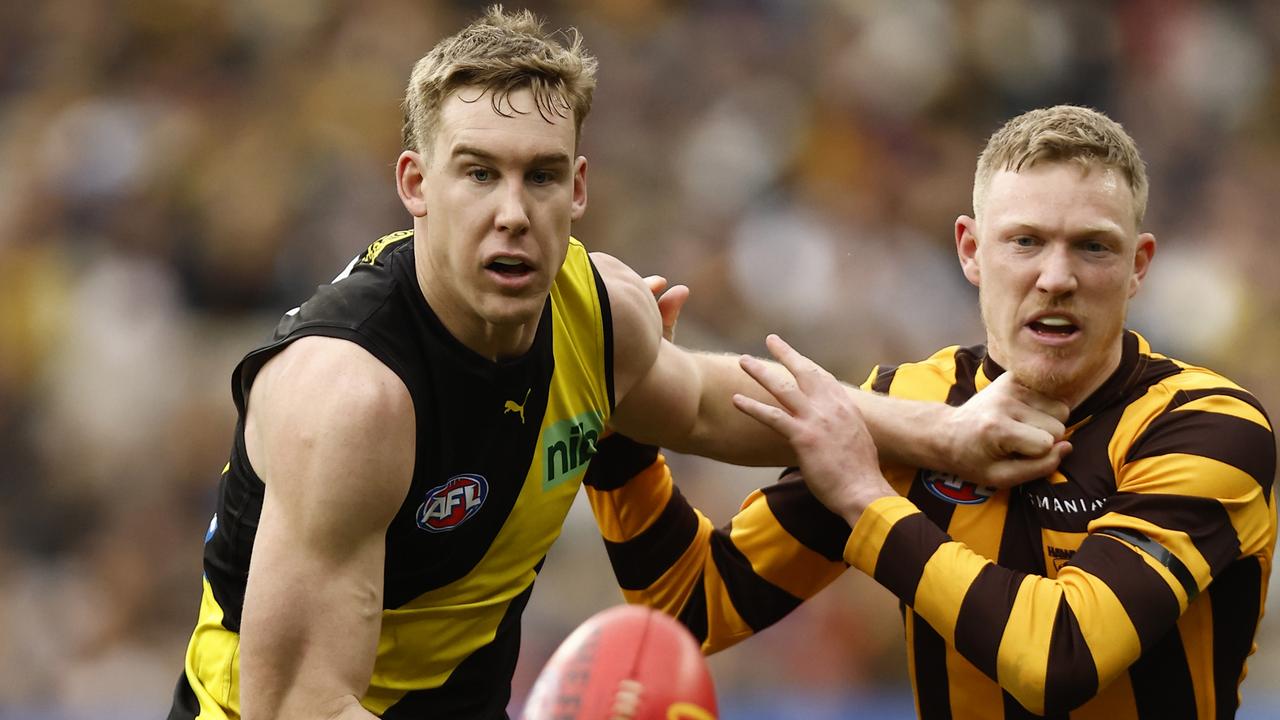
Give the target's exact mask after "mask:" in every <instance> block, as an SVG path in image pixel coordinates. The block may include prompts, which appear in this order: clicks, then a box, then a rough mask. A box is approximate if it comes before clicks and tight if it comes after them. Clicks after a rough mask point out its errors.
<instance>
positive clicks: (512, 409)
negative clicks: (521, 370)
mask: <svg viewBox="0 0 1280 720" xmlns="http://www.w3.org/2000/svg"><path fill="white" fill-rule="evenodd" d="M531 392H533V388H529V389H528V390H526V391H525V392H524V402H522V403H520V404H519V405H517V404H516V401H515V400H508V401H506V402H505V403H503V404H502V414H503V415H506V414H507V413H519V414H520V424H521V425H523V424H524V406H525V405H528V404H529V393H531Z"/></svg>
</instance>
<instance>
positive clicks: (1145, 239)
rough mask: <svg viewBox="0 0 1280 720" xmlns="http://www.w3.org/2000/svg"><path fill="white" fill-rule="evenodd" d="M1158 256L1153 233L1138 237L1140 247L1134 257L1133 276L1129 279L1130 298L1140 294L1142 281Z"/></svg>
mask: <svg viewBox="0 0 1280 720" xmlns="http://www.w3.org/2000/svg"><path fill="white" fill-rule="evenodd" d="M1155 254H1156V236H1155V235H1152V234H1151V233H1142V234H1140V235H1138V247H1137V250H1136V251H1135V253H1134V256H1133V275H1132V276H1131V277H1130V278H1129V297H1133V296H1134V295H1137V294H1138V288H1139V287H1141V286H1142V279H1143V278H1145V277H1146V276H1147V269H1148V268H1150V267H1151V258H1153V257H1155Z"/></svg>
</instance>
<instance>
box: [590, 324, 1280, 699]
mask: <svg viewBox="0 0 1280 720" xmlns="http://www.w3.org/2000/svg"><path fill="white" fill-rule="evenodd" d="M1123 343H1124V351H1123V354H1122V359H1121V363H1120V366H1119V368H1118V369H1117V370H1116V371H1115V373H1114V374H1113V375H1112V376H1111V377H1110V379H1108V380H1107V382H1106V383H1104V385H1103V386H1102V387H1101V388H1099V389H1098V390H1097V391H1096V392H1095V393H1094V394H1093V395H1091V396H1090V397H1089V398H1088V399H1087V400H1086V401H1085V402H1084V403H1083V404H1082V405H1081V406H1080V407H1078V408H1076V409H1075V410H1074V411H1073V412H1072V415H1071V417H1070V418H1069V419H1068V432H1069V436H1070V440H1071V442H1072V444H1073V446H1074V452H1072V453H1071V454H1070V455H1068V456H1067V458H1066V459H1065V460H1064V461H1063V463H1062V465H1061V467H1059V469H1058V471H1057V472H1055V473H1054V474H1053V475H1052V476H1050V477H1046V478H1041V479H1039V480H1035V481H1033V482H1030V483H1027V484H1025V485H1022V486H1019V487H1017V488H1013V489H1011V490H995V489H990V488H982V487H978V486H975V485H974V484H973V483H970V482H967V481H965V480H964V479H963V478H957V477H955V476H953V475H949V474H946V473H942V472H937V471H933V470H929V469H921V468H908V467H885V468H884V471H885V476H886V477H887V478H888V479H889V481H890V483H891V484H892V485H893V486H894V488H895V489H896V490H897V491H898V492H899V493H900V494H901V496H902V497H896V498H885V499H882V500H880V501H878V502H876V503H874V504H873V505H872V506H871V507H870V508H868V510H867V511H866V512H865V513H864V514H863V516H862V519H860V520H859V522H858V525H857V527H856V528H855V529H854V532H853V533H852V534H850V530H849V527H848V525H846V524H845V523H843V522H842V521H841V520H840V519H839V518H838V517H837V516H835V515H833V514H831V513H830V512H828V511H826V510H825V509H824V508H822V507H821V505H819V504H818V503H817V501H816V500H815V499H814V498H813V497H812V496H811V495H810V494H809V493H808V492H807V490H806V489H805V487H804V485H803V483H802V482H799V481H798V480H797V478H798V475H796V474H795V473H790V474H788V475H786V476H784V478H783V480H782V481H781V482H779V483H778V484H777V485H774V486H772V487H770V488H766V489H764V490H762V491H757V492H756V493H753V494H752V495H751V496H750V497H748V498H747V500H746V502H745V503H744V504H743V507H742V510H741V511H740V512H739V513H738V514H737V515H736V516H735V517H734V518H733V520H732V521H731V522H730V523H729V524H728V525H727V526H725V527H723V528H721V529H718V530H717V529H713V528H712V526H711V523H710V521H708V520H707V519H706V518H705V517H704V516H702V515H701V513H698V512H697V511H696V510H694V509H693V508H692V507H690V506H689V504H688V503H687V502H686V501H684V499H683V498H682V497H681V496H680V494H679V491H678V490H676V489H675V488H674V487H673V485H672V484H671V480H670V474H669V473H668V472H667V469H666V466H665V464H664V463H663V462H662V461H661V459H659V460H658V461H657V462H653V463H652V464H650V461H652V460H653V458H654V452H655V451H654V450H652V449H649V450H648V451H647V452H646V450H645V449H644V448H642V447H640V446H636V445H634V444H628V443H627V442H626V441H625V439H621V438H620V439H618V440H616V441H615V440H610V441H609V442H608V444H606V445H605V448H606V449H605V452H604V454H603V456H602V457H600V458H598V459H597V460H596V465H595V466H593V468H592V470H593V471H594V473H593V474H594V478H592V477H589V478H588V480H587V484H588V493H589V495H590V498H591V500H592V506H593V508H594V510H595V512H596V516H597V519H598V521H599V523H600V526H601V528H602V530H603V532H604V535H605V539H606V545H607V546H608V549H609V555H610V558H611V560H612V561H613V563H614V569H615V572H616V574H617V575H618V578H619V580H620V582H621V584H622V586H623V588H624V590H625V592H626V595H627V598H628V600H629V601H632V602H645V603H648V604H654V605H657V606H659V607H662V608H664V609H665V610H667V611H668V612H670V613H672V614H673V615H676V616H677V617H679V618H681V619H682V620H683V621H684V622H685V623H686V624H687V625H688V626H689V627H690V628H691V629H692V630H693V631H694V632H695V633H696V634H698V636H699V637H700V638H702V639H703V647H704V650H705V651H707V652H714V651H716V650H719V649H722V648H724V647H727V646H729V645H731V644H733V643H735V642H737V641H739V640H741V639H743V638H745V637H748V636H750V635H751V634H752V633H754V632H757V631H759V630H761V629H762V628H764V627H767V626H768V625H770V624H772V623H773V622H776V621H777V620H778V619H779V618H781V617H783V616H784V615H785V614H786V613H787V612H789V611H790V610H791V609H792V608H794V607H795V606H796V605H798V604H799V603H800V602H801V601H802V599H803V598H807V597H810V596H812V595H813V594H814V593H816V592H817V591H818V590H820V589H821V588H822V587H824V586H825V585H826V584H828V583H829V582H830V581H831V580H832V579H833V578H834V577H836V576H837V575H838V574H839V573H840V572H841V571H843V570H844V568H845V567H846V563H847V564H848V565H852V566H854V567H857V568H859V569H861V570H863V571H864V572H866V573H868V574H869V575H871V576H872V577H874V578H875V579H876V580H877V581H878V582H880V583H881V584H882V585H884V586H885V587H886V588H888V589H889V590H890V591H892V592H893V593H894V594H895V595H897V596H898V598H899V599H900V600H901V601H902V604H903V618H904V622H905V629H906V641H907V643H908V662H909V671H910V675H911V679H912V684H913V687H914V691H915V699H916V707H917V711H918V714H919V715H920V717H922V718H956V719H957V720H964V719H968V718H1001V717H1002V718H1006V719H1012V718H1023V717H1042V716H1043V717H1059V718H1067V717H1070V718H1107V720H1120V719H1121V718H1173V717H1199V718H1230V717H1233V716H1234V715H1235V712H1236V709H1237V707H1238V706H1239V696H1238V688H1239V685H1240V683H1241V681H1242V680H1243V679H1244V675H1245V659H1246V657H1247V656H1248V655H1249V654H1251V652H1252V651H1253V649H1254V647H1255V646H1254V634H1255V631H1256V629H1257V625H1258V620H1259V618H1260V617H1261V614H1262V608H1263V605H1264V601H1265V598H1266V591H1267V582H1268V578H1269V575H1270V570H1271V561H1272V556H1273V552H1274V549H1275V540H1276V508H1275V500H1274V495H1273V493H1272V485H1273V482H1274V479H1275V471H1276V448H1275V439H1274V434H1273V430H1272V426H1271V423H1270V421H1269V419H1268V418H1267V416H1266V413H1265V412H1264V411H1263V409H1262V407H1261V405H1260V404H1259V403H1258V401H1257V400H1256V399H1254V398H1253V396H1252V395H1250V394H1249V393H1247V392H1246V391H1244V390H1242V389H1241V388H1240V387H1239V386H1237V385H1235V384H1234V383H1232V382H1230V381H1229V380H1227V379H1225V378H1223V377H1222V376H1221V375H1218V374H1216V373H1213V372H1211V371H1209V370H1205V369H1203V368H1199V367H1194V366H1191V365H1187V364H1185V363H1181V362H1178V361H1176V360H1173V359H1171V358H1167V357H1164V356H1162V355H1159V354H1157V353H1154V352H1152V351H1151V349H1150V347H1149V346H1148V344H1147V342H1146V341H1145V340H1144V339H1143V338H1142V337H1140V336H1139V335H1137V334H1136V333H1131V332H1130V333H1126V335H1125V337H1124V340H1123ZM1000 372H1002V371H1001V369H1000V368H999V367H998V366H996V365H995V364H994V363H993V362H992V361H991V360H990V359H989V358H988V357H986V355H985V350H984V348H982V347H981V346H978V347H970V348H961V347H951V348H947V349H944V350H942V351H940V352H938V353H936V354H935V355H933V356H932V357H930V358H929V359H927V360H925V361H923V362H919V363H912V364H907V365H901V366H897V367H879V368H876V370H874V371H873V372H872V374H871V377H870V378H868V380H867V383H866V385H865V387H867V388H869V389H874V390H877V391H880V392H886V393H889V394H890V395H894V396H898V397H906V398H914V399H923V400H939V401H946V402H948V403H950V404H952V405H958V404H960V403H963V402H964V401H965V400H967V399H968V398H970V397H971V396H973V395H974V394H975V393H976V392H978V391H980V390H982V389H983V388H984V387H986V385H987V384H989V383H990V381H991V380H992V379H994V378H995V377H996V376H998V375H999V374H1000ZM632 475H634V477H631V476H632ZM626 477H631V479H630V480H628V481H626V482H621V481H620V480H621V479H625V478H626ZM593 486H594V487H593Z"/></svg>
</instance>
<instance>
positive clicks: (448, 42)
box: [401, 5, 596, 152]
mask: <svg viewBox="0 0 1280 720" xmlns="http://www.w3.org/2000/svg"><path fill="white" fill-rule="evenodd" d="M557 35H562V36H563V38H564V40H565V41H566V42H564V43H561V42H559V41H558V40H557V37H556V36H557ZM467 86H476V87H479V88H483V89H485V90H486V91H488V92H490V93H491V96H490V102H492V103H493V109H494V111H495V112H497V113H499V114H501V115H505V116H510V115H511V113H512V112H517V111H516V110H515V109H514V108H512V107H511V102H510V100H509V99H508V96H509V95H510V94H511V93H512V92H513V91H516V90H520V89H523V88H529V89H530V90H531V91H532V92H533V96H534V99H535V101H536V102H537V107H538V113H539V114H540V115H542V117H543V118H546V119H547V121H548V122H550V121H551V119H552V116H553V115H555V116H558V117H562V118H563V117H568V114H567V113H569V112H572V113H573V122H574V137H575V139H576V138H580V137H581V136H582V121H583V120H584V119H585V118H586V116H587V113H588V112H590V110H591V95H592V93H593V92H594V91H595V87H596V59H595V58H594V57H592V56H591V55H590V54H588V53H587V51H586V49H585V48H584V47H583V46H582V35H581V34H580V33H579V32H578V31H577V30H576V29H573V28H570V29H569V30H568V31H566V32H565V33H548V32H546V31H544V30H543V21H542V19H541V18H539V17H537V16H536V15H534V14H533V13H531V12H529V11H528V10H521V11H519V12H513V13H507V12H504V11H503V9H502V6H501V5H492V6H490V7H489V8H488V9H487V10H486V11H485V14H484V15H483V16H482V17H480V18H479V19H478V20H476V21H475V22H473V23H471V24H470V25H468V26H467V27H465V28H463V29H462V30H461V31H459V32H458V33H457V34H455V35H452V36H450V37H447V38H445V39H444V40H441V41H440V42H439V43H438V44H437V45H436V46H435V47H434V48H432V49H431V52H429V53H427V54H426V55H424V56H423V57H422V59H420V60H418V62H417V63H415V64H414V66H413V72H412V73H411V74H410V76H409V86H408V88H407V89H406V90H405V96H404V127H403V129H402V131H401V136H402V140H403V143H404V149H406V150H416V151H419V152H421V151H423V150H424V149H425V148H427V146H428V144H429V142H430V140H431V137H432V135H433V134H434V133H435V131H436V129H437V128H436V126H437V124H438V123H439V121H440V107H441V105H442V104H443V103H444V101H445V100H446V99H447V98H448V97H449V95H450V94H451V93H453V92H454V91H456V90H458V89H459V88H462V87H467Z"/></svg>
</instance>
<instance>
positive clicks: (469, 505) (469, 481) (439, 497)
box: [417, 473, 489, 533]
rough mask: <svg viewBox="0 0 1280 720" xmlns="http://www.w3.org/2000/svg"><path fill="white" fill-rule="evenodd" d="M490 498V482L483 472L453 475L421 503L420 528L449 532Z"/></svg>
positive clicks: (476, 511) (419, 513)
mask: <svg viewBox="0 0 1280 720" xmlns="http://www.w3.org/2000/svg"><path fill="white" fill-rule="evenodd" d="M487 497H489V483H488V481H486V480H485V479H484V477H483V476H480V475H472V474H469V473H467V474H462V475H454V476H453V477H451V478H449V479H448V480H446V481H444V484H442V485H437V486H436V487H434V488H431V489H430V490H428V491H427V497H426V499H425V500H423V501H422V504H421V505H419V506H418V513H417V521H418V527H420V528H422V529H423V530H426V531H427V532H433V533H438V532H448V531H450V530H452V529H454V528H456V527H458V526H459V525H461V524H462V523H464V522H466V521H467V520H469V519H471V517H472V516H473V515H475V514H476V513H478V512H480V508H481V506H483V505H484V501H485V498H487Z"/></svg>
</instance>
